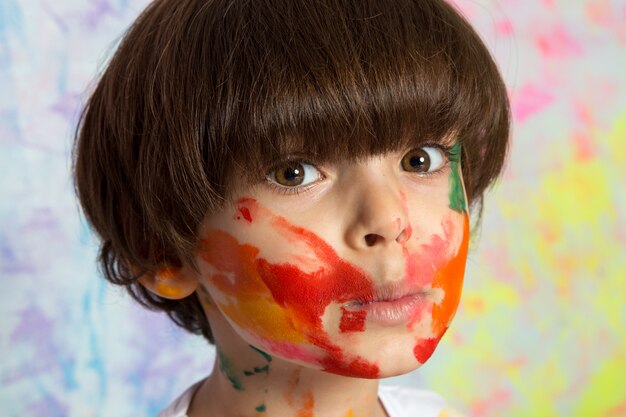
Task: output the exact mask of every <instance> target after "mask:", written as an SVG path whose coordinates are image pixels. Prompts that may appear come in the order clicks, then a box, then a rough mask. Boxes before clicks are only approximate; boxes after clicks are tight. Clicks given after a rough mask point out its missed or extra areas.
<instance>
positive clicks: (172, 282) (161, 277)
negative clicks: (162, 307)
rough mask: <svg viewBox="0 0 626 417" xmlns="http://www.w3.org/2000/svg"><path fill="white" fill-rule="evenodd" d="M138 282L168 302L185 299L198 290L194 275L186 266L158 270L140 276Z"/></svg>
mask: <svg viewBox="0 0 626 417" xmlns="http://www.w3.org/2000/svg"><path fill="white" fill-rule="evenodd" d="M139 282H140V283H141V285H143V286H144V287H146V289H148V291H150V292H152V293H153V294H156V295H158V296H160V297H163V298H169V299H170V300H180V299H181V298H185V297H187V296H189V295H191V294H192V293H193V292H194V291H195V290H196V288H198V279H197V278H196V275H195V274H194V273H193V272H192V271H191V270H190V269H189V268H188V267H186V266H183V267H181V268H171V267H163V268H160V269H158V270H157V271H156V272H151V273H147V274H145V275H142V276H141V277H140V278H139Z"/></svg>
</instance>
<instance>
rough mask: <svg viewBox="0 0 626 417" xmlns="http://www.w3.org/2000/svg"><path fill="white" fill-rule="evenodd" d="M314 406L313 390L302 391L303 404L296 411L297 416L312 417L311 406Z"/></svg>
mask: <svg viewBox="0 0 626 417" xmlns="http://www.w3.org/2000/svg"><path fill="white" fill-rule="evenodd" d="M314 406H315V400H314V398H313V392H311V391H310V390H309V391H307V392H305V393H304V404H302V408H300V410H299V411H298V414H297V417H313V407H314Z"/></svg>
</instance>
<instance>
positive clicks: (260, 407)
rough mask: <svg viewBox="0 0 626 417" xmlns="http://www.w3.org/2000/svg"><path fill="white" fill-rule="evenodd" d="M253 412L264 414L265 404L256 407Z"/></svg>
mask: <svg viewBox="0 0 626 417" xmlns="http://www.w3.org/2000/svg"><path fill="white" fill-rule="evenodd" d="M255 410H256V411H258V412H261V413H263V412H265V404H261V405H259V406H258V407H256V408H255Z"/></svg>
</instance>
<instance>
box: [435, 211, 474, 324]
mask: <svg viewBox="0 0 626 417" xmlns="http://www.w3.org/2000/svg"><path fill="white" fill-rule="evenodd" d="M468 246H469V215H468V214H467V213H464V215H463V239H462V241H461V246H460V247H459V251H458V252H457V254H456V256H454V257H453V258H452V259H451V260H449V261H448V262H447V263H446V264H445V265H444V266H443V267H442V268H440V269H439V270H438V271H437V273H436V275H435V280H434V283H433V287H434V288H441V289H443V291H444V298H443V300H442V302H441V303H439V304H436V305H435V306H433V316H432V317H433V332H434V333H435V334H441V335H443V333H444V332H445V331H446V329H447V328H448V326H449V325H450V322H451V321H452V318H453V317H454V314H455V313H456V309H457V307H458V305H459V301H460V300H461V290H462V288H463V277H464V275H465V263H466V260H467V249H468Z"/></svg>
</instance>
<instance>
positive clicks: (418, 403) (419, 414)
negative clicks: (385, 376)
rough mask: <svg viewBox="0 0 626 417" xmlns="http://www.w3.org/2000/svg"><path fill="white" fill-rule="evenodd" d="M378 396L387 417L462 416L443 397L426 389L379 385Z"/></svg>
mask: <svg viewBox="0 0 626 417" xmlns="http://www.w3.org/2000/svg"><path fill="white" fill-rule="evenodd" d="M378 397H379V398H380V401H381V402H382V404H383V406H384V407H385V410H386V411H387V414H388V415H389V417H463V414H461V413H459V412H458V411H457V410H456V409H454V408H453V407H451V406H450V404H448V402H447V401H446V400H445V399H444V398H443V397H441V396H440V395H438V394H436V393H434V392H432V391H428V390H421V389H414V388H408V387H401V386H390V385H380V388H379V389H378Z"/></svg>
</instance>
